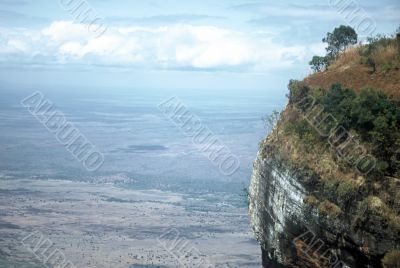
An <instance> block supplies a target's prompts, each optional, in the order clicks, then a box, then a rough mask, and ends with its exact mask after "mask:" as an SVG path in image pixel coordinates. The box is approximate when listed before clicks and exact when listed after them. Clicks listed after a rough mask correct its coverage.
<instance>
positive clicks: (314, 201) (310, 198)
mask: <svg viewBox="0 0 400 268" xmlns="http://www.w3.org/2000/svg"><path fill="white" fill-rule="evenodd" d="M303 202H304V203H305V204H307V205H309V206H312V207H315V206H316V205H317V204H318V199H317V198H316V197H315V196H313V195H307V196H306V197H304V200H303Z"/></svg>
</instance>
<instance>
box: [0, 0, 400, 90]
mask: <svg viewBox="0 0 400 268" xmlns="http://www.w3.org/2000/svg"><path fill="white" fill-rule="evenodd" d="M346 2H347V3H346ZM343 3H345V4H346V6H343ZM344 7H346V8H345V9H344V10H343V8H344ZM341 8H342V10H341ZM352 11H353V12H354V13H352ZM84 13H86V17H85V19H83V18H84V16H83V15H82V14H84ZM79 14H80V15H79ZM340 24H350V25H351V26H353V27H354V28H358V30H359V33H360V35H362V37H363V36H365V34H369V33H385V34H392V33H393V32H394V31H395V29H396V28H397V27H398V26H399V24H400V2H399V1H398V0H384V1H379V2H378V1H370V0H368V1H359V2H356V1H351V0H326V1H279V2H277V1H245V0H231V1H228V0H219V1H215V0H214V1H210V0H202V1H183V0H163V1H162V0H151V1H145V0H141V1H138V0H113V1H111V0H35V1H33V0H32V1H27V0H0V68H1V71H0V81H1V82H2V83H3V84H6V85H12V84H26V85H37V86H56V85H63V86H104V87H111V86H124V87H135V88H171V89H173V88H183V89H185V88H193V89H202V88H213V89H218V88H226V89H229V88H232V89H236V88H237V89H246V88H249V89H253V88H254V89H264V88H265V89H282V90H284V88H283V87H284V86H285V84H286V83H287V80H288V79H289V78H301V77H302V76H304V75H307V74H308V73H309V72H310V71H309V68H308V66H307V62H308V61H309V59H310V58H311V57H312V55H315V54H323V53H324V44H323V43H322V42H321V39H322V37H323V36H324V35H325V34H326V32H328V31H331V30H332V29H333V28H334V27H335V26H338V25H340ZM372 24H373V25H372ZM367 26H368V27H367ZM369 26H371V27H369ZM367 28H368V29H367Z"/></svg>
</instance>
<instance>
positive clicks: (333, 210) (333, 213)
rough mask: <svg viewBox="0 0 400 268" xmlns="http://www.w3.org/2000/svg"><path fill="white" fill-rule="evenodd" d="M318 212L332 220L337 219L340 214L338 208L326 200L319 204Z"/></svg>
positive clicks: (340, 211)
mask: <svg viewBox="0 0 400 268" xmlns="http://www.w3.org/2000/svg"><path fill="white" fill-rule="evenodd" d="M318 211H319V213H321V214H322V215H327V216H330V217H333V218H337V217H338V216H339V215H340V214H341V213H342V210H341V209H340V207H338V206H337V205H336V204H334V203H332V202H329V201H328V200H325V201H323V202H322V203H320V204H319V206H318Z"/></svg>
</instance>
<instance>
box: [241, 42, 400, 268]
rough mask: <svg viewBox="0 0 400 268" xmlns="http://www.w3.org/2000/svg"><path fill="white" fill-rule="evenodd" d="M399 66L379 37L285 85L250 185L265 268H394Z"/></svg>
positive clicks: (399, 227) (399, 186) (398, 237)
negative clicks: (285, 98) (285, 96)
mask: <svg viewBox="0 0 400 268" xmlns="http://www.w3.org/2000/svg"><path fill="white" fill-rule="evenodd" d="M399 67H400V47H399V45H398V44H397V40H396V39H395V38H379V39H376V40H372V41H371V42H370V43H369V44H367V45H361V46H358V47H355V48H351V49H349V50H347V51H346V52H344V53H341V54H340V55H339V56H338V58H337V59H336V60H335V62H334V63H333V64H331V65H330V66H329V67H328V69H327V70H324V71H322V72H318V73H315V74H313V75H311V76H309V77H307V78H305V79H304V80H303V81H291V82H290V84H289V94H288V98H289V102H288V105H287V106H286V108H285V109H284V111H283V112H282V113H281V114H280V116H279V118H277V119H276V125H275V127H274V129H273V130H272V131H271V133H270V134H269V135H268V137H267V138H266V139H265V140H264V141H263V142H262V143H261V145H260V150H259V152H258V154H257V158H256V160H255V161H254V164H253V174H252V178H251V184H250V187H249V215H250V221H251V225H252V227H253V230H254V234H255V236H256V238H257V240H258V241H259V242H260V244H261V248H262V255H263V267H386V268H387V267H400V102H399V96H400V80H399V79H400V69H399Z"/></svg>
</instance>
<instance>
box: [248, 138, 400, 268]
mask: <svg viewBox="0 0 400 268" xmlns="http://www.w3.org/2000/svg"><path fill="white" fill-rule="evenodd" d="M266 147H267V148H268V140H267V141H266V143H264V144H263V148H262V149H261V150H260V152H259V153H258V155H257V158H256V160H255V162H254V164H253V174H252V178H251V184H250V187H249V213H250V221H251V225H252V228H253V231H254V234H255V236H256V238H257V240H258V241H259V242H260V244H261V247H262V253H263V267H381V266H382V265H381V260H382V258H383V256H384V254H385V253H386V252H387V251H388V250H390V249H393V248H398V247H399V245H400V241H399V236H398V234H397V235H396V234H393V233H390V232H389V233H388V232H385V231H382V230H381V228H383V226H382V222H379V219H374V218H373V217H374V216H373V215H371V216H370V219H369V221H368V226H363V225H360V224H358V225H357V224H355V222H354V218H353V217H352V216H353V215H350V214H352V213H354V211H353V212H352V211H349V212H346V213H345V212H343V213H342V214H341V215H340V216H337V215H335V216H332V215H325V214H323V213H321V212H320V211H319V210H318V209H316V208H315V207H313V206H312V205H310V204H309V203H310V202H306V200H307V198H308V197H309V196H311V195H312V196H317V197H318V198H320V199H321V200H324V199H323V198H324V196H323V195H324V193H322V192H320V191H319V188H318V186H317V184H316V183H315V182H313V181H312V180H305V179H304V178H302V177H301V176H303V175H299V173H297V172H294V171H293V170H291V168H290V167H288V165H287V164H285V163H284V162H283V161H280V160H279V159H277V158H275V157H267V156H266V155H273V154H270V153H269V154H265V153H264V150H265V148H266ZM371 225H375V226H371Z"/></svg>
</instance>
